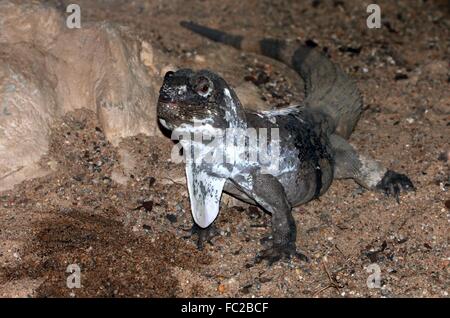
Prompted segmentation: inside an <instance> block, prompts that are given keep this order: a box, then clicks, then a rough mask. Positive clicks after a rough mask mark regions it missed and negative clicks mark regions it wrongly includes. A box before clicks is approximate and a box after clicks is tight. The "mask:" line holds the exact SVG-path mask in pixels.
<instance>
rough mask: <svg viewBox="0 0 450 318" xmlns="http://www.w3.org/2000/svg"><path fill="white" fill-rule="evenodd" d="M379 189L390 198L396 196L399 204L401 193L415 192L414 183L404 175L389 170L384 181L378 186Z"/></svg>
mask: <svg viewBox="0 0 450 318" xmlns="http://www.w3.org/2000/svg"><path fill="white" fill-rule="evenodd" d="M376 187H377V189H379V190H381V191H383V192H384V193H385V194H386V195H388V196H391V195H392V196H394V197H395V199H396V200H397V203H400V197H399V195H400V191H414V190H416V189H415V188H414V185H413V183H412V182H411V180H410V179H409V178H408V177H407V176H406V175H404V174H401V173H397V172H394V171H392V170H388V171H387V172H386V174H385V175H384V177H383V179H381V181H380V182H379V183H378V184H377V186H376Z"/></svg>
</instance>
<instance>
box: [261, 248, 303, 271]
mask: <svg viewBox="0 0 450 318" xmlns="http://www.w3.org/2000/svg"><path fill="white" fill-rule="evenodd" d="M292 257H295V258H297V259H299V260H300V261H304V262H309V258H308V256H306V255H305V254H303V253H300V252H297V250H296V248H295V244H287V245H274V246H272V247H270V248H268V249H265V250H262V251H261V252H260V253H258V255H257V256H256V258H255V263H261V262H262V261H263V260H266V261H267V263H268V265H269V266H272V265H273V264H274V263H275V262H277V261H279V260H282V259H288V260H289V259H291V258H292Z"/></svg>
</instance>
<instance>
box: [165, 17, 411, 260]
mask: <svg viewBox="0 0 450 318" xmlns="http://www.w3.org/2000/svg"><path fill="white" fill-rule="evenodd" d="M181 25H182V26H183V27H185V28H188V29H189V30H191V31H194V32H196V33H198V34H201V35H203V36H205V37H207V38H209V39H211V40H213V41H217V42H221V43H224V44H227V45H231V46H233V47H235V48H237V49H242V50H245V51H248V52H252V53H259V54H262V55H265V56H268V57H270V58H273V59H275V60H278V61H281V62H284V63H285V64H287V65H288V66H290V67H292V68H293V69H294V70H295V71H297V72H298V73H299V74H300V76H301V77H302V78H303V79H304V81H305V95H306V97H305V99H304V101H303V102H301V103H300V104H299V105H296V106H289V107H286V108H283V109H276V110H270V111H262V112H258V111H250V110H246V109H244V108H243V107H242V106H241V103H240V101H239V99H238V97H237V95H236V94H235V92H234V91H233V89H232V88H231V87H230V86H229V85H228V84H227V83H226V82H225V80H224V79H223V78H221V77H220V76H219V75H217V74H215V73H213V72H211V71H208V70H200V71H197V72H196V71H193V70H191V69H180V70H178V71H176V72H172V71H169V72H167V73H166V74H165V77H164V81H163V84H162V87H161V90H160V95H159V100H158V107H157V112H158V118H159V120H160V123H161V124H162V125H163V126H164V127H165V128H167V129H169V130H172V131H173V136H174V135H175V136H177V137H178V138H175V139H181V140H180V144H181V145H182V147H183V150H184V152H185V153H184V154H185V156H186V155H189V156H188V157H189V158H190V159H187V160H186V176H187V183H188V190H189V196H190V201H191V210H192V215H193V218H194V221H195V224H197V225H198V226H199V227H200V228H201V229H206V230H204V232H205V231H208V230H209V229H210V228H211V224H212V222H213V221H214V219H215V218H216V217H217V214H218V211H219V205H220V198H221V194H222V192H226V193H228V194H230V195H232V196H234V197H236V198H238V199H240V200H243V201H245V202H248V203H250V204H255V205H258V206H259V207H261V208H262V209H263V210H265V211H266V212H268V213H270V214H271V216H272V218H271V224H272V244H271V246H270V247H269V248H267V249H265V250H263V251H262V252H260V253H258V256H257V258H256V259H257V260H258V261H261V260H263V259H266V260H267V261H268V262H269V264H272V263H273V262H275V261H278V260H280V259H284V258H290V257H291V256H297V257H299V258H301V259H304V260H306V259H307V257H306V256H305V255H304V254H302V253H300V252H298V251H297V250H296V234H297V231H296V226H295V222H294V218H293V216H292V213H291V210H292V207H294V206H297V205H300V204H304V203H306V202H308V201H310V200H313V199H315V198H318V197H319V196H320V195H322V194H324V193H325V192H326V191H327V189H328V188H329V187H330V185H331V183H332V181H333V180H334V179H344V178H352V179H354V180H355V181H356V182H357V183H358V184H360V185H361V186H363V187H364V188H367V189H371V190H382V191H384V192H385V193H386V194H388V195H393V196H395V198H396V199H397V201H398V200H399V199H398V198H399V193H400V191H401V190H404V191H410V190H413V189H414V186H413V184H412V182H411V180H410V179H409V178H408V177H407V176H406V175H404V174H400V173H396V172H393V171H391V170H388V169H386V168H385V167H383V166H382V165H381V164H380V163H379V162H377V161H375V160H373V159H371V158H369V157H366V156H363V155H360V154H359V153H358V152H357V151H356V150H355V148H354V147H353V146H352V145H351V144H350V143H349V142H348V141H347V139H348V138H349V136H350V134H351V133H352V131H353V129H354V127H355V125H356V123H357V122H358V119H359V118H360V115H361V111H362V98H361V95H360V93H359V91H358V89H357V87H356V85H355V83H354V82H353V81H352V80H350V79H349V77H348V76H347V75H346V74H345V73H344V72H343V71H342V70H341V69H340V68H339V67H338V66H336V65H335V64H333V63H332V62H331V61H330V60H329V59H328V58H327V57H326V56H325V55H324V54H323V53H321V52H320V51H319V50H317V49H314V48H311V47H309V46H304V45H299V44H295V43H294V42H288V41H284V40H275V39H247V38H244V37H242V36H235V35H231V34H227V33H224V32H222V31H218V30H213V29H210V28H207V27H204V26H200V25H198V24H195V23H193V22H182V23H181ZM249 128H257V129H261V128H266V129H269V130H270V131H276V134H275V133H274V135H276V136H275V137H277V138H275V137H274V136H272V135H271V140H270V142H271V146H268V147H269V148H271V150H272V151H275V150H276V149H278V151H279V156H278V157H276V158H275V159H276V160H273V159H272V160H271V161H270V162H267V161H266V162H264V163H263V162H262V160H261V159H260V157H259V156H258V157H257V159H256V160H249V153H248V152H245V150H243V149H242V148H243V147H237V146H236V145H237V142H236V139H239V138H242V136H245V138H244V145H245V147H244V148H245V149H246V150H247V151H248V150H249V149H250V152H251V151H252V150H256V151H258V150H260V149H259V148H258V147H262V146H264V145H263V143H262V142H261V140H257V143H256V146H255V143H252V140H250V139H249V135H246V134H245V133H243V132H244V131H245V130H248V129H249ZM195 133H197V134H202V135H203V136H206V135H210V136H211V135H212V136H215V137H214V140H215V141H216V143H215V144H214V145H213V147H209V148H208V147H207V145H208V142H206V141H205V138H203V139H202V138H200V139H199V138H197V139H196V137H195V136H194V138H193V139H192V134H194V135H195ZM227 134H228V136H227V137H229V136H231V140H233V142H232V143H226V142H225V141H224V138H223V137H222V135H227ZM253 136H254V135H253ZM257 136H258V137H257V139H258V138H259V139H260V135H259V134H258V135H257ZM206 139H208V138H206ZM211 139H212V138H211ZM218 140H219V142H217V141H218ZM241 141H242V140H241ZM272 141H274V142H275V143H274V144H272ZM230 145H231V146H235V147H234V148H233V147H230ZM241 145H242V143H241ZM255 147H256V148H255ZM257 148H258V149H257ZM207 149H209V150H207ZM196 151H197V152H196ZM208 151H209V155H210V156H209V157H208V155H207V154H205V153H208ZM193 154H197V156H196V157H195V156H194V157H195V158H194V157H193V156H192V155H193ZM223 154H225V156H230V155H233V156H235V157H234V158H235V160H221V158H223V157H221V156H222V155H223ZM211 155H212V156H211ZM214 156H216V157H214ZM211 158H212V159H211ZM206 159H209V160H206ZM274 161H276V163H277V165H276V167H277V169H271V168H273V167H272V166H273V164H274ZM398 202H399V201H398ZM195 224H194V225H195Z"/></svg>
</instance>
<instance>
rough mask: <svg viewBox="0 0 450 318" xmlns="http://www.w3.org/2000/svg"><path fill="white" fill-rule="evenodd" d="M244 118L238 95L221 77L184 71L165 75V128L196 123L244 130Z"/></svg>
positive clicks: (162, 103) (161, 110) (162, 91)
mask: <svg viewBox="0 0 450 318" xmlns="http://www.w3.org/2000/svg"><path fill="white" fill-rule="evenodd" d="M243 116H244V115H243V111H242V108H241V104H240V102H239V100H238V98H237V96H236V94H235V93H234V91H233V90H232V89H231V88H230V87H229V86H228V84H227V83H226V82H225V80H223V79H222V78H221V77H220V76H218V75H217V74H215V73H213V72H210V71H207V70H201V71H198V72H194V71H193V70H190V69H181V70H178V71H176V72H172V71H169V72H167V73H166V75H165V76H164V82H163V85H162V87H161V89H160V92H159V99H158V118H159V120H160V122H161V124H162V125H163V126H164V127H165V128H167V129H169V130H174V129H175V128H178V127H180V126H181V125H183V124H184V125H188V126H189V125H193V123H194V121H197V122H201V123H203V124H209V125H211V126H213V127H215V128H228V127H241V126H242V123H243V122H244V118H243Z"/></svg>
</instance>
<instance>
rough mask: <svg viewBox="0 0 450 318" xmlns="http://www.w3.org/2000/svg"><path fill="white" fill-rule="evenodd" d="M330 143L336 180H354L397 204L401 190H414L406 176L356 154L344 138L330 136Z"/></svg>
mask: <svg viewBox="0 0 450 318" xmlns="http://www.w3.org/2000/svg"><path fill="white" fill-rule="evenodd" d="M330 143H331V146H332V148H333V150H334V158H335V178H336V179H354V180H355V181H356V182H357V183H358V184H360V185H361V186H363V187H364V188H366V189H371V190H381V191H383V192H384V193H385V194H387V195H392V196H394V197H395V198H396V200H397V202H399V194H400V192H401V191H402V190H403V191H411V190H414V189H415V188H414V185H413V183H412V182H411V180H410V179H409V178H408V177H407V176H406V175H404V174H400V173H397V172H394V171H392V170H388V169H386V168H385V167H384V166H383V165H382V164H381V163H380V162H378V161H376V160H374V159H371V158H369V157H367V156H363V155H360V154H358V152H357V151H356V149H355V148H354V147H353V146H352V145H351V144H350V143H348V141H347V140H345V139H344V138H342V137H340V136H338V135H331V137H330Z"/></svg>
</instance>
